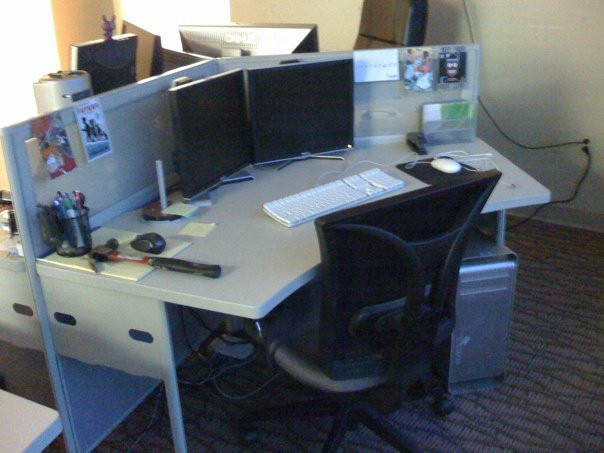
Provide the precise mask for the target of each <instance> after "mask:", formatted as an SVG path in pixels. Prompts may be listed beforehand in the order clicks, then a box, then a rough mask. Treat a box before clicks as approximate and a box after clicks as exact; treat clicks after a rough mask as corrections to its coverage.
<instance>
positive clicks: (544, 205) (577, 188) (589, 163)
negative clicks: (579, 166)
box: [505, 146, 591, 231]
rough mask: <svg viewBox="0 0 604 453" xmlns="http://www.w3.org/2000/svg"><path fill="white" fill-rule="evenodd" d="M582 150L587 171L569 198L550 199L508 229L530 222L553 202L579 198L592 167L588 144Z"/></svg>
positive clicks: (507, 229)
mask: <svg viewBox="0 0 604 453" xmlns="http://www.w3.org/2000/svg"><path fill="white" fill-rule="evenodd" d="M581 151H583V152H584V153H585V155H586V156H587V165H586V166H585V171H583V175H582V176H581V178H580V179H579V181H578V182H577V185H576V186H575V190H574V192H573V194H572V195H571V196H570V197H569V198H566V199H563V200H554V201H550V202H548V203H545V204H542V205H541V206H539V207H538V208H537V209H535V211H533V213H532V214H531V215H530V216H528V217H525V218H524V219H522V220H521V221H520V222H518V223H515V224H514V225H510V226H509V227H507V228H506V229H505V230H506V231H510V230H512V229H514V228H516V227H519V226H520V225H524V224H525V223H526V222H528V221H529V220H531V219H532V218H533V217H535V216H536V215H537V214H538V213H539V212H540V211H541V210H542V209H544V208H546V207H548V206H551V205H553V204H560V203H570V202H571V201H574V199H575V198H577V194H578V193H579V189H580V188H581V186H582V185H583V181H585V178H587V173H588V172H589V169H590V167H591V154H590V152H589V148H588V147H587V146H584V147H583V148H581Z"/></svg>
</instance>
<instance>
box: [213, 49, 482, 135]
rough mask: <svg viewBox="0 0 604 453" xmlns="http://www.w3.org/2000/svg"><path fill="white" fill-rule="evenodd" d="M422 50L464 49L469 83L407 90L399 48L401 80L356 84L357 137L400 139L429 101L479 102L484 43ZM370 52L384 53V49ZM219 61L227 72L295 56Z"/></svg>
mask: <svg viewBox="0 0 604 453" xmlns="http://www.w3.org/2000/svg"><path fill="white" fill-rule="evenodd" d="M421 49H430V50H431V51H432V54H433V55H438V53H439V52H440V51H442V50H444V49H451V50H458V49H463V50H464V51H465V52H466V55H467V59H466V81H465V83H463V84H462V85H461V86H459V87H456V88H449V89H439V88H438V87H437V88H435V89H434V90H433V91H427V92H418V91H410V90H406V89H405V83H404V82H403V80H402V78H403V73H404V70H405V68H404V61H405V57H404V56H405V54H406V51H407V48H399V49H398V56H399V66H400V74H401V80H397V81H384V82H365V83H356V84H355V87H354V91H355V93H354V118H355V120H354V136H355V139H362V138H371V137H392V138H393V139H397V138H400V136H401V135H402V134H404V133H406V132H410V131H419V130H421V126H420V122H421V115H420V109H421V106H422V105H423V104H425V103H429V102H445V101H455V100H467V101H476V100H477V99H478V82H479V68H480V46H478V45H463V46H459V45H455V46H427V47H422V48H421ZM388 50H391V49H388ZM363 52H367V51H363ZM369 52H380V50H372V51H369ZM354 54H355V52H354V51H342V52H318V53H317V52H313V53H303V54H296V55H294V56H293V57H295V60H297V61H300V62H311V61H319V60H337V59H342V58H354ZM218 61H219V64H220V72H224V71H228V70H231V69H237V68H246V69H251V68H260V67H266V66H274V65H278V64H280V62H283V61H285V62H287V61H289V62H291V61H292V55H273V56H258V57H253V58H252V57H237V58H221V59H219V60H218ZM436 62H437V61H436Z"/></svg>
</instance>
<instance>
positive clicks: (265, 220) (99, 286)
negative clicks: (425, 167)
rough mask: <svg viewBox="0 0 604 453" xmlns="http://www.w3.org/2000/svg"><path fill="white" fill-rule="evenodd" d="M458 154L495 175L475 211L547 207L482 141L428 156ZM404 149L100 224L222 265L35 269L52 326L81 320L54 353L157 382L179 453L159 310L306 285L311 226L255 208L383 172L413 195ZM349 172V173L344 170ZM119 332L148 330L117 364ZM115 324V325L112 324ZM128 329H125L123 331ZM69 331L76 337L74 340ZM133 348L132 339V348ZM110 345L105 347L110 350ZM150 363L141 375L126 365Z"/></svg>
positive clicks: (178, 424) (244, 309) (171, 365)
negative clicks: (116, 274)
mask: <svg viewBox="0 0 604 453" xmlns="http://www.w3.org/2000/svg"><path fill="white" fill-rule="evenodd" d="M451 149H463V150H466V151H468V152H469V153H472V154H478V153H485V152H490V153H492V154H493V156H492V159H493V161H494V162H495V163H496V165H497V167H498V168H499V169H500V170H501V171H502V173H503V177H502V180H501V182H500V183H499V184H498V186H497V188H496V189H495V191H494V192H493V194H492V196H491V197H490V199H489V201H488V202H487V204H486V206H485V209H484V210H483V212H485V213H487V212H496V211H501V212H503V211H505V210H506V209H510V208H515V207H521V206H528V205H532V204H538V203H544V202H547V201H549V198H550V193H549V191H548V190H547V189H546V188H545V187H543V186H542V185H541V184H539V183H538V182H536V181H535V180H534V179H532V178H531V177H530V176H529V175H527V174H526V173H524V172H523V171H522V170H520V169H518V168H517V167H516V166H515V165H513V164H512V163H511V162H509V161H508V160H507V159H505V158H504V157H503V156H501V155H500V154H499V153H497V152H496V151H495V150H493V149H492V148H491V147H489V146H488V145H487V144H485V143H484V142H482V141H481V140H477V141H475V142H473V143H464V144H457V145H454V146H440V147H434V148H433V149H432V150H431V152H432V153H436V152H441V151H445V150H451ZM412 158H413V157H412V155H411V154H410V151H409V149H408V148H407V145H406V144H404V143H401V142H397V143H381V144H375V142H374V144H372V145H371V146H362V145H361V146H358V145H357V149H355V150H354V151H351V152H348V153H347V154H346V160H345V161H334V160H321V159H309V160H306V161H301V162H295V163H292V164H291V165H289V166H287V167H285V168H284V169H282V170H281V171H274V170H273V169H269V168H252V169H250V172H251V173H252V174H253V175H254V176H255V177H256V180H255V181H251V182H242V183H239V184H233V185H226V186H222V187H219V188H218V189H217V190H215V191H214V192H213V193H212V196H211V197H212V201H213V206H212V207H211V208H209V209H208V208H200V210H199V212H198V213H197V214H196V216H195V217H193V218H192V219H189V220H182V219H181V220H179V221H176V222H174V223H172V224H163V223H153V224H151V223H148V224H145V223H144V222H142V221H141V220H140V211H134V212H130V213H126V214H124V215H122V216H119V217H118V218H116V219H113V220H112V221H111V222H109V223H108V224H107V226H109V227H112V228H119V229H124V230H129V231H136V232H143V231H156V232H159V233H160V234H162V235H164V236H166V237H177V238H179V239H184V240H190V241H191V242H192V245H191V246H190V247H188V248H187V249H185V250H184V251H183V252H181V253H180V254H179V255H178V257H179V258H183V259H190V260H195V261H202V262H208V263H218V264H220V265H221V266H222V267H223V275H222V276H221V277H220V278H219V279H216V280H212V279H207V278H204V277H200V276H191V275H186V274H179V273H174V272H165V271H154V272H153V273H151V274H150V275H148V276H147V277H145V278H144V279H142V280H141V281H139V282H130V281H124V280H119V279H115V278H109V277H104V276H99V275H94V274H87V273H84V272H80V271H73V270H66V269H63V268H59V267H55V266H53V265H50V264H46V263H40V262H38V263H37V266H36V268H37V272H38V273H39V275H40V277H41V282H42V287H43V290H44V295H45V299H46V303H47V307H48V310H49V318H50V319H51V320H53V321H55V320H56V318H55V317H54V314H55V312H67V313H77V315H75V318H76V319H79V320H82V322H79V321H78V322H79V324H77V323H76V324H75V325H73V326H68V327H65V326H63V325H61V324H59V323H55V322H53V337H54V341H55V346H56V348H57V352H58V353H59V354H62V355H66V356H71V357H76V358H78V359H79V360H81V361H83V362H89V363H100V364H103V363H104V364H111V366H113V367H116V368H118V369H124V370H126V371H128V372H129V373H132V374H142V375H145V376H152V377H155V378H159V379H162V380H163V381H164V383H165V387H166V395H167V399H168V405H169V410H170V420H171V427H172V434H173V441H174V446H175V448H176V450H177V451H185V450H186V441H185V436H184V428H183V424H182V413H181V407H180V400H179V395H178V385H177V378H176V371H175V358H174V354H175V350H174V347H173V346H174V345H173V342H172V336H171V331H170V325H169V320H168V314H167V304H166V303H172V304H178V305H185V306H190V307H194V308H199V309H203V310H209V311H213V312H219V313H223V314H227V315H235V316H241V317H245V318H253V319H258V318H261V317H263V316H264V315H266V314H267V313H268V312H269V311H271V310H272V309H273V308H274V307H275V306H277V305H278V304H279V303H280V302H281V301H282V300H283V299H285V298H286V297H287V296H288V295H289V294H291V293H292V292H294V291H295V290H296V289H298V288H299V287H301V286H302V285H304V284H305V283H307V282H308V281H310V280H311V279H312V278H313V277H314V276H315V275H316V272H317V269H318V266H319V264H320V255H319V247H318V243H317V239H316V234H315V230H314V225H313V222H308V223H306V224H303V225H300V226H297V227H294V228H286V227H284V226H282V225H280V224H278V223H277V222H275V221H274V220H272V219H270V218H269V217H268V216H266V215H265V214H264V213H263V212H262V204H263V203H264V202H267V201H271V200H274V199H276V198H280V197H283V196H286V195H289V194H292V193H296V192H299V191H302V190H305V189H308V188H310V187H313V186H315V185H318V184H323V183H326V182H329V181H331V180H334V179H338V178H342V177H344V176H347V175H349V174H353V173H358V172H360V171H363V170H365V169H367V168H371V167H375V166H379V165H387V167H381V168H383V169H384V170H385V171H386V172H388V173H390V174H392V175H393V176H397V177H399V178H401V179H403V180H404V181H405V186H404V188H402V189H400V190H399V191H397V192H392V193H391V194H390V195H394V194H397V193H402V192H404V191H412V190H416V189H419V188H421V187H424V186H425V184H424V183H422V182H420V181H418V180H416V179H414V178H412V177H410V176H408V175H406V174H404V173H402V172H400V171H399V170H397V169H396V168H395V165H396V164H398V163H401V162H403V161H405V160H411V159H412ZM347 168H350V169H349V170H348V172H347V173H345V174H344V173H342V172H343V171H344V170H346V169H347ZM187 221H193V222H202V223H215V224H216V227H215V228H214V229H213V230H212V231H211V232H210V234H209V235H208V236H207V237H205V238H189V237H181V236H178V233H179V231H180V230H181V229H182V228H183V227H184V225H185V224H186V222H187ZM120 323H121V325H123V326H124V332H123V340H124V341H129V342H130V343H132V339H131V338H128V334H127V332H128V331H129V330H131V329H136V330H139V331H144V332H150V334H151V335H152V337H153V339H154V341H153V342H152V343H146V344H144V345H140V344H139V345H136V346H135V347H136V348H140V349H136V352H135V353H133V354H132V355H130V356H128V355H126V356H125V357H123V358H122V359H115V360H114V357H112V356H113V355H119V354H120V353H121V352H122V351H121V350H120V349H121V346H120V343H112V342H113V341H114V339H113V338H110V336H113V330H112V328H113V327H115V324H120ZM112 324H113V325H112ZM128 326H129V327H128ZM76 329H82V330H80V331H79V333H77V335H79V337H77V338H79V340H76V337H74V335H76V332H77V330H76ZM86 338H94V341H93V342H91V343H90V345H91V349H92V348H93V346H94V342H98V341H101V344H104V345H108V346H111V347H109V351H108V352H107V354H106V356H105V357H103V353H102V351H101V350H100V348H97V349H96V350H95V351H94V353H92V352H91V353H90V354H86V352H82V351H81V350H77V348H74V347H73V344H74V343H77V342H78V341H82V342H84V343H85V342H86ZM139 343H140V342H139ZM112 349H113V350H112ZM141 355H142V356H144V357H148V360H146V361H145V363H141V364H140V369H137V366H138V365H137V366H133V365H132V364H133V363H134V362H136V360H137V358H140V357H141Z"/></svg>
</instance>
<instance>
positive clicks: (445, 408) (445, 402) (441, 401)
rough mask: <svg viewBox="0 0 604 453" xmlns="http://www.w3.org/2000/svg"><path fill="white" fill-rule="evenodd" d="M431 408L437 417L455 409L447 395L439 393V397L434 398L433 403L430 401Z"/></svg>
mask: <svg viewBox="0 0 604 453" xmlns="http://www.w3.org/2000/svg"><path fill="white" fill-rule="evenodd" d="M432 410H433V411H434V413H435V414H436V415H438V416H439V417H444V416H445V415H449V414H450V413H451V412H453V411H454V410H455V405H454V404H453V401H451V399H450V398H449V397H448V396H447V395H441V397H440V398H436V399H435V400H434V403H432Z"/></svg>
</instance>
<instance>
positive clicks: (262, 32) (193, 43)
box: [179, 23, 319, 57]
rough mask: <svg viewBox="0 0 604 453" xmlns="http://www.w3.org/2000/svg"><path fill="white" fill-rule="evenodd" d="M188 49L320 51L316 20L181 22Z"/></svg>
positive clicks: (211, 52) (217, 52) (218, 53)
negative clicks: (284, 22)
mask: <svg viewBox="0 0 604 453" xmlns="http://www.w3.org/2000/svg"><path fill="white" fill-rule="evenodd" d="M179 31H180V39H181V42H182V48H183V50H184V51H185V52H192V53H195V54H199V55H207V56H210V57H239V56H249V55H281V54H289V53H305V52H318V51H319V39H318V34H317V26H316V25H314V24H239V23H235V24H225V25H180V26H179Z"/></svg>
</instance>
